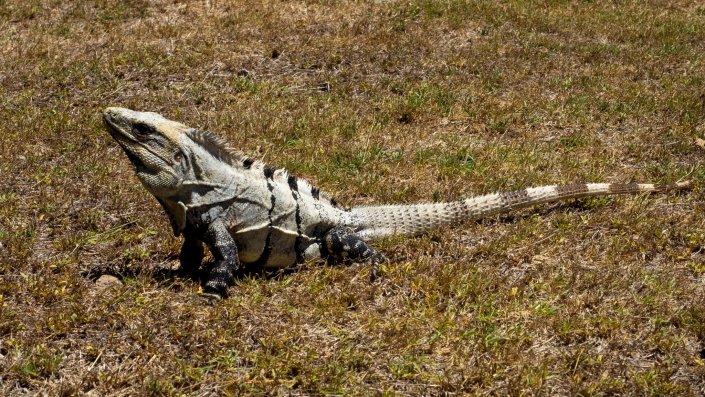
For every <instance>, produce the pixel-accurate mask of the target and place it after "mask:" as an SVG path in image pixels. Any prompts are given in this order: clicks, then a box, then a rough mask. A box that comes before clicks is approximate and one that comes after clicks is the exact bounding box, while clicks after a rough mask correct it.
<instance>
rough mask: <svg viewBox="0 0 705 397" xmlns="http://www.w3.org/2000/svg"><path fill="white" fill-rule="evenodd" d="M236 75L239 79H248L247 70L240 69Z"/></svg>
mask: <svg viewBox="0 0 705 397" xmlns="http://www.w3.org/2000/svg"><path fill="white" fill-rule="evenodd" d="M237 75H238V76H240V77H250V71H249V70H247V69H240V70H238V71H237Z"/></svg>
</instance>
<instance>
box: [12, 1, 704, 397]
mask: <svg viewBox="0 0 705 397" xmlns="http://www.w3.org/2000/svg"><path fill="white" fill-rule="evenodd" d="M704 54H705V7H703V6H702V5H700V3H699V2H696V1H650V2H645V1H618V2H606V1H604V2H603V1H595V2H591V1H551V0H547V1H538V2H533V1H532V2H529V1H519V0H515V1H501V2H492V1H480V0H477V1H473V0H462V1H452V2H445V1H440V0H411V1H380V2H355V1H335V2H333V1H311V2H292V1H262V2H227V1H216V0H211V1H201V2H196V1H192V2H173V1H145V0H132V1H123V2H113V1H104V0H94V1H76V2H63V1H56V0H46V1H39V0H30V1H20V0H0V93H1V95H0V177H1V178H0V180H1V181H2V183H1V184H0V186H2V187H0V244H2V245H1V246H0V394H3V395H24V394H27V395H29V394H45V395H59V394H61V395H64V396H68V395H82V394H91V395H114V396H118V395H235V394H255V393H262V394H294V395H298V394H352V395H366V394H369V393H372V394H380V395H381V394H389V395H391V394H401V395H415V394H420V393H424V394H432V395H440V394H462V393H468V394H491V395H578V394H581V395H607V394H626V395H700V394H702V393H705V363H704V361H703V360H704V357H705V306H704V302H703V300H704V298H703V297H704V296H705V282H704V277H705V254H704V252H705V251H704V250H705V234H704V233H705V231H704V229H705V228H704V227H703V226H704V222H705V221H704V220H703V216H702V214H703V210H704V209H705V208H704V206H705V205H704V204H703V193H702V188H700V187H699V185H700V183H702V181H703V180H704V179H705V167H703V165H702V162H701V158H702V156H703V151H702V149H700V148H698V147H697V146H695V145H693V140H694V139H695V138H696V137H702V136H703V134H704V133H705V84H704V83H705V81H704V77H703V76H705V55H704ZM243 69H246V70H247V71H248V72H249V76H241V74H242V72H241V71H242V70H243ZM324 83H328V84H329V86H330V90H329V91H322V90H320V89H318V88H319V87H321V85H322V84H324ZM109 105H117V106H125V107H132V108H135V109H139V110H151V111H158V112H162V113H164V114H165V115H166V116H168V117H170V118H173V119H177V120H180V121H183V122H185V123H187V124H189V125H192V126H201V127H205V128H208V129H210V130H212V131H215V132H216V133H218V134H219V135H220V136H222V137H224V138H226V139H227V140H229V141H230V142H232V143H233V144H234V145H235V146H237V147H238V148H240V149H242V150H243V151H245V152H247V153H251V154H253V155H256V156H257V157H259V158H260V159H263V160H265V161H267V162H268V163H270V164H272V165H278V166H284V167H286V168H288V169H289V170H291V171H292V172H294V173H296V174H298V175H299V176H305V177H307V178H309V179H311V180H313V181H315V182H316V184H317V185H319V186H320V187H321V188H322V189H324V190H326V191H328V192H330V193H332V194H333V195H334V196H336V197H337V198H338V199H339V201H341V202H343V203H346V204H348V205H354V204H362V203H372V202H375V203H381V202H414V201H429V200H449V199H457V198H461V197H466V196H470V195H473V194H478V193H485V192H490V191H493V190H497V189H508V188H521V187H525V186H528V185H537V184H543V183H552V182H566V181H613V182H628V181H645V182H646V181H654V182H671V181H674V180H678V179H680V178H683V177H685V176H687V177H688V178H692V179H695V180H696V181H697V182H698V186H697V187H696V188H695V189H694V191H692V192H687V193H683V194H678V195H674V194H671V195H658V196H643V197H628V198H615V199H597V200H583V201H579V202H574V203H567V204H562V205H554V206H549V207H541V208H536V209H531V210H526V211H522V212H520V213H518V214H513V215H512V216H509V217H501V218H498V219H490V220H487V221H484V222H479V223H471V224H468V225H466V226H465V227H462V228H458V229H454V230H438V231H435V232H433V233H430V234H429V235H427V236H424V237H421V238H416V239H390V240H388V241H385V242H384V243H383V244H381V245H380V247H381V248H382V249H383V250H384V251H385V252H386V253H387V254H388V256H390V257H392V258H397V260H396V261H395V262H393V263H392V264H391V265H390V266H389V267H388V269H387V271H386V275H385V277H384V279H383V280H382V282H381V283H380V284H379V285H374V286H373V285H370V284H369V283H367V281H366V274H367V270H366V269H364V268H361V267H351V268H344V267H336V268H329V267H323V266H317V265H309V266H305V267H304V268H303V269H302V270H301V271H299V272H296V273H294V274H289V275H283V276H278V277H268V276H262V275H252V276H248V277H245V278H243V279H241V280H240V281H238V282H237V284H236V285H235V286H234V287H233V288H232V290H231V293H232V295H233V297H232V298H230V299H228V300H226V301H224V302H220V303H217V304H214V305H208V304H204V303H203V302H201V301H199V300H197V299H196V298H195V292H196V291H197V289H198V285H197V284H196V283H194V282H192V281H190V280H181V279H169V278H167V279H162V278H160V277H158V276H159V272H158V269H160V268H164V267H170V266H173V265H175V263H176V253H177V252H178V249H179V241H178V239H176V238H174V237H172V236H171V235H170V230H169V227H168V224H167V221H166V218H165V217H164V216H163V214H162V212H161V209H160V208H159V206H158V204H157V203H156V201H155V200H154V199H153V198H152V197H150V196H149V195H148V193H147V192H146V191H145V190H144V189H143V188H141V186H140V185H139V183H138V181H137V180H136V178H135V177H134V176H133V175H132V170H131V167H130V165H129V163H128V161H127V160H126V158H124V156H123V155H122V153H121V152H120V150H119V149H118V147H117V145H116V144H115V143H114V142H112V141H111V140H110V138H109V136H108V135H107V134H106V133H105V132H104V131H103V128H102V126H101V123H100V120H99V112H100V110H101V109H102V108H103V107H106V106H109ZM101 273H111V274H115V275H117V276H119V278H121V281H122V284H121V285H118V286H114V287H108V288H106V289H99V288H97V287H96V285H95V284H94V279H95V277H97V276H98V275H99V274H101Z"/></svg>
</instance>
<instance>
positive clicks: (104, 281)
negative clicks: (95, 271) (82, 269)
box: [95, 274, 122, 290]
mask: <svg viewBox="0 0 705 397" xmlns="http://www.w3.org/2000/svg"><path fill="white" fill-rule="evenodd" d="M121 285H122V281H120V279H119V278H117V277H115V276H111V275H109V274H104V275H102V276H100V277H98V279H97V280H96V281H95V287H96V288H97V289H100V290H103V289H107V288H110V287H115V286H121Z"/></svg>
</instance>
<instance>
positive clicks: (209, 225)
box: [103, 108, 690, 297]
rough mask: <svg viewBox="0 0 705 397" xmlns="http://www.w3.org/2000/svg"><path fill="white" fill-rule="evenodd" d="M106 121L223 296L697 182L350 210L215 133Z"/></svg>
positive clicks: (126, 119)
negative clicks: (254, 277) (518, 216)
mask: <svg viewBox="0 0 705 397" xmlns="http://www.w3.org/2000/svg"><path fill="white" fill-rule="evenodd" d="M103 120H104V123H105V126H106V128H107V129H108V132H110V135H111V136H112V137H113V138H114V139H115V140H116V141H117V142H118V143H119V144H120V146H121V147H122V148H123V150H124V151H125V153H126V154H127V156H128V158H129V159H130V161H131V162H132V164H133V165H134V167H135V171H136V173H137V176H138V178H139V179H140V181H141V182H142V184H143V185H144V186H145V188H147V190H148V191H149V192H150V193H152V194H153V195H154V196H155V197H156V198H157V200H158V201H159V203H160V204H161V205H162V207H163V208H164V210H165V211H166V213H167V215H168V216H169V218H170V220H171V225H172V228H173V230H174V233H175V234H176V235H177V236H178V235H181V234H183V235H184V244H183V246H182V249H181V255H180V260H181V271H182V272H183V273H184V274H189V275H193V274H195V273H196V272H197V271H198V269H199V267H200V265H201V261H202V259H203V244H205V245H206V246H207V247H208V249H209V250H210V252H211V254H212V255H213V257H214V258H215V263H214V265H213V267H212V268H211V269H210V272H209V274H208V275H207V277H206V280H205V285H204V289H205V291H206V292H207V293H209V294H212V295H213V296H220V297H222V296H226V295H227V288H228V286H229V285H230V283H231V281H232V279H233V277H234V275H235V274H236V273H237V272H238V270H240V269H241V268H242V267H243V266H262V267H268V268H284V267H289V266H292V265H294V264H296V263H301V262H304V261H308V260H312V259H316V258H323V259H326V260H328V261H329V262H341V261H352V262H369V263H371V264H372V277H373V278H374V277H375V275H376V273H377V269H378V266H379V265H380V264H381V263H384V262H386V259H385V257H384V256H383V255H382V254H381V253H379V252H377V251H376V250H375V249H374V248H372V247H371V246H370V245H368V243H367V241H371V240H375V239H378V238H381V237H384V236H389V235H395V234H401V235H416V234H420V233H423V232H425V231H427V230H429V229H433V228H436V227H439V226H442V225H456V224H459V223H462V222H464V221H467V220H470V219H478V218H482V217H486V216H491V215H495V214H499V213H504V212H508V211H511V210H514V209H517V208H522V207H527V206H531V205H535V204H541V203H548V202H552V201H558V200H566V199H572V198H580V197H588V196H602V195H610V194H626V193H640V192H664V191H669V190H677V189H685V188H688V187H689V186H690V183H689V182H679V183H675V184H673V185H652V184H634V183H630V184H605V183H593V184H569V185H550V186H542V187H536V188H529V189H524V190H517V191H511V192H503V193H493V194H487V195H483V196H477V197H472V198H469V199H467V200H463V201H456V202H449V203H434V204H415V205H381V206H364V207H353V208H350V209H343V208H340V207H339V206H338V205H337V204H336V202H335V200H333V199H332V198H330V197H329V196H327V195H326V194H325V193H322V192H320V191H319V190H318V189H316V188H314V187H312V186H311V185H310V184H309V183H308V182H306V181H304V180H302V179H297V178H295V177H294V176H292V175H289V174H288V173H287V172H286V171H284V170H274V169H271V168H269V167H266V166H265V165H264V164H262V163H260V162H257V161H253V160H251V159H250V158H248V157H246V156H244V155H242V154H241V153H238V152H235V151H232V150H230V149H228V148H227V146H226V144H225V143H224V142H223V141H221V140H220V139H218V138H216V137H215V136H213V135H211V134H210V133H208V132H204V131H199V130H197V129H194V128H189V127H187V126H185V125H183V124H181V123H178V122H175V121H171V120H168V119H166V118H164V117H162V116H160V115H158V114H156V113H147V112H135V111H132V110H129V109H123V108H107V109H105V111H104V112H103Z"/></svg>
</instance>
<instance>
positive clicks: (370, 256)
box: [323, 226, 387, 281]
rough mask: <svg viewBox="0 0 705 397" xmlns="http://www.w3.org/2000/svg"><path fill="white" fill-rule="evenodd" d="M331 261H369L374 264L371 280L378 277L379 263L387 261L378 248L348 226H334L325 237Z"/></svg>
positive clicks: (324, 240) (324, 241)
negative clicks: (373, 246)
mask: <svg viewBox="0 0 705 397" xmlns="http://www.w3.org/2000/svg"><path fill="white" fill-rule="evenodd" d="M323 243H324V244H325V248H326V250H327V251H328V260H329V261H331V262H369V263H371V264H372V269H371V272H370V280H371V281H374V280H375V279H377V273H378V272H379V265H381V264H382V263H385V262H387V258H385V257H384V255H382V254H381V253H379V252H378V251H377V250H375V249H374V248H372V247H371V246H370V245H369V244H367V242H365V241H364V240H363V239H362V238H360V236H358V235H357V234H355V232H354V231H353V230H352V229H350V228H348V227H342V226H338V227H334V228H333V229H331V230H329V231H328V232H327V233H326V234H325V235H324V238H323Z"/></svg>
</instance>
